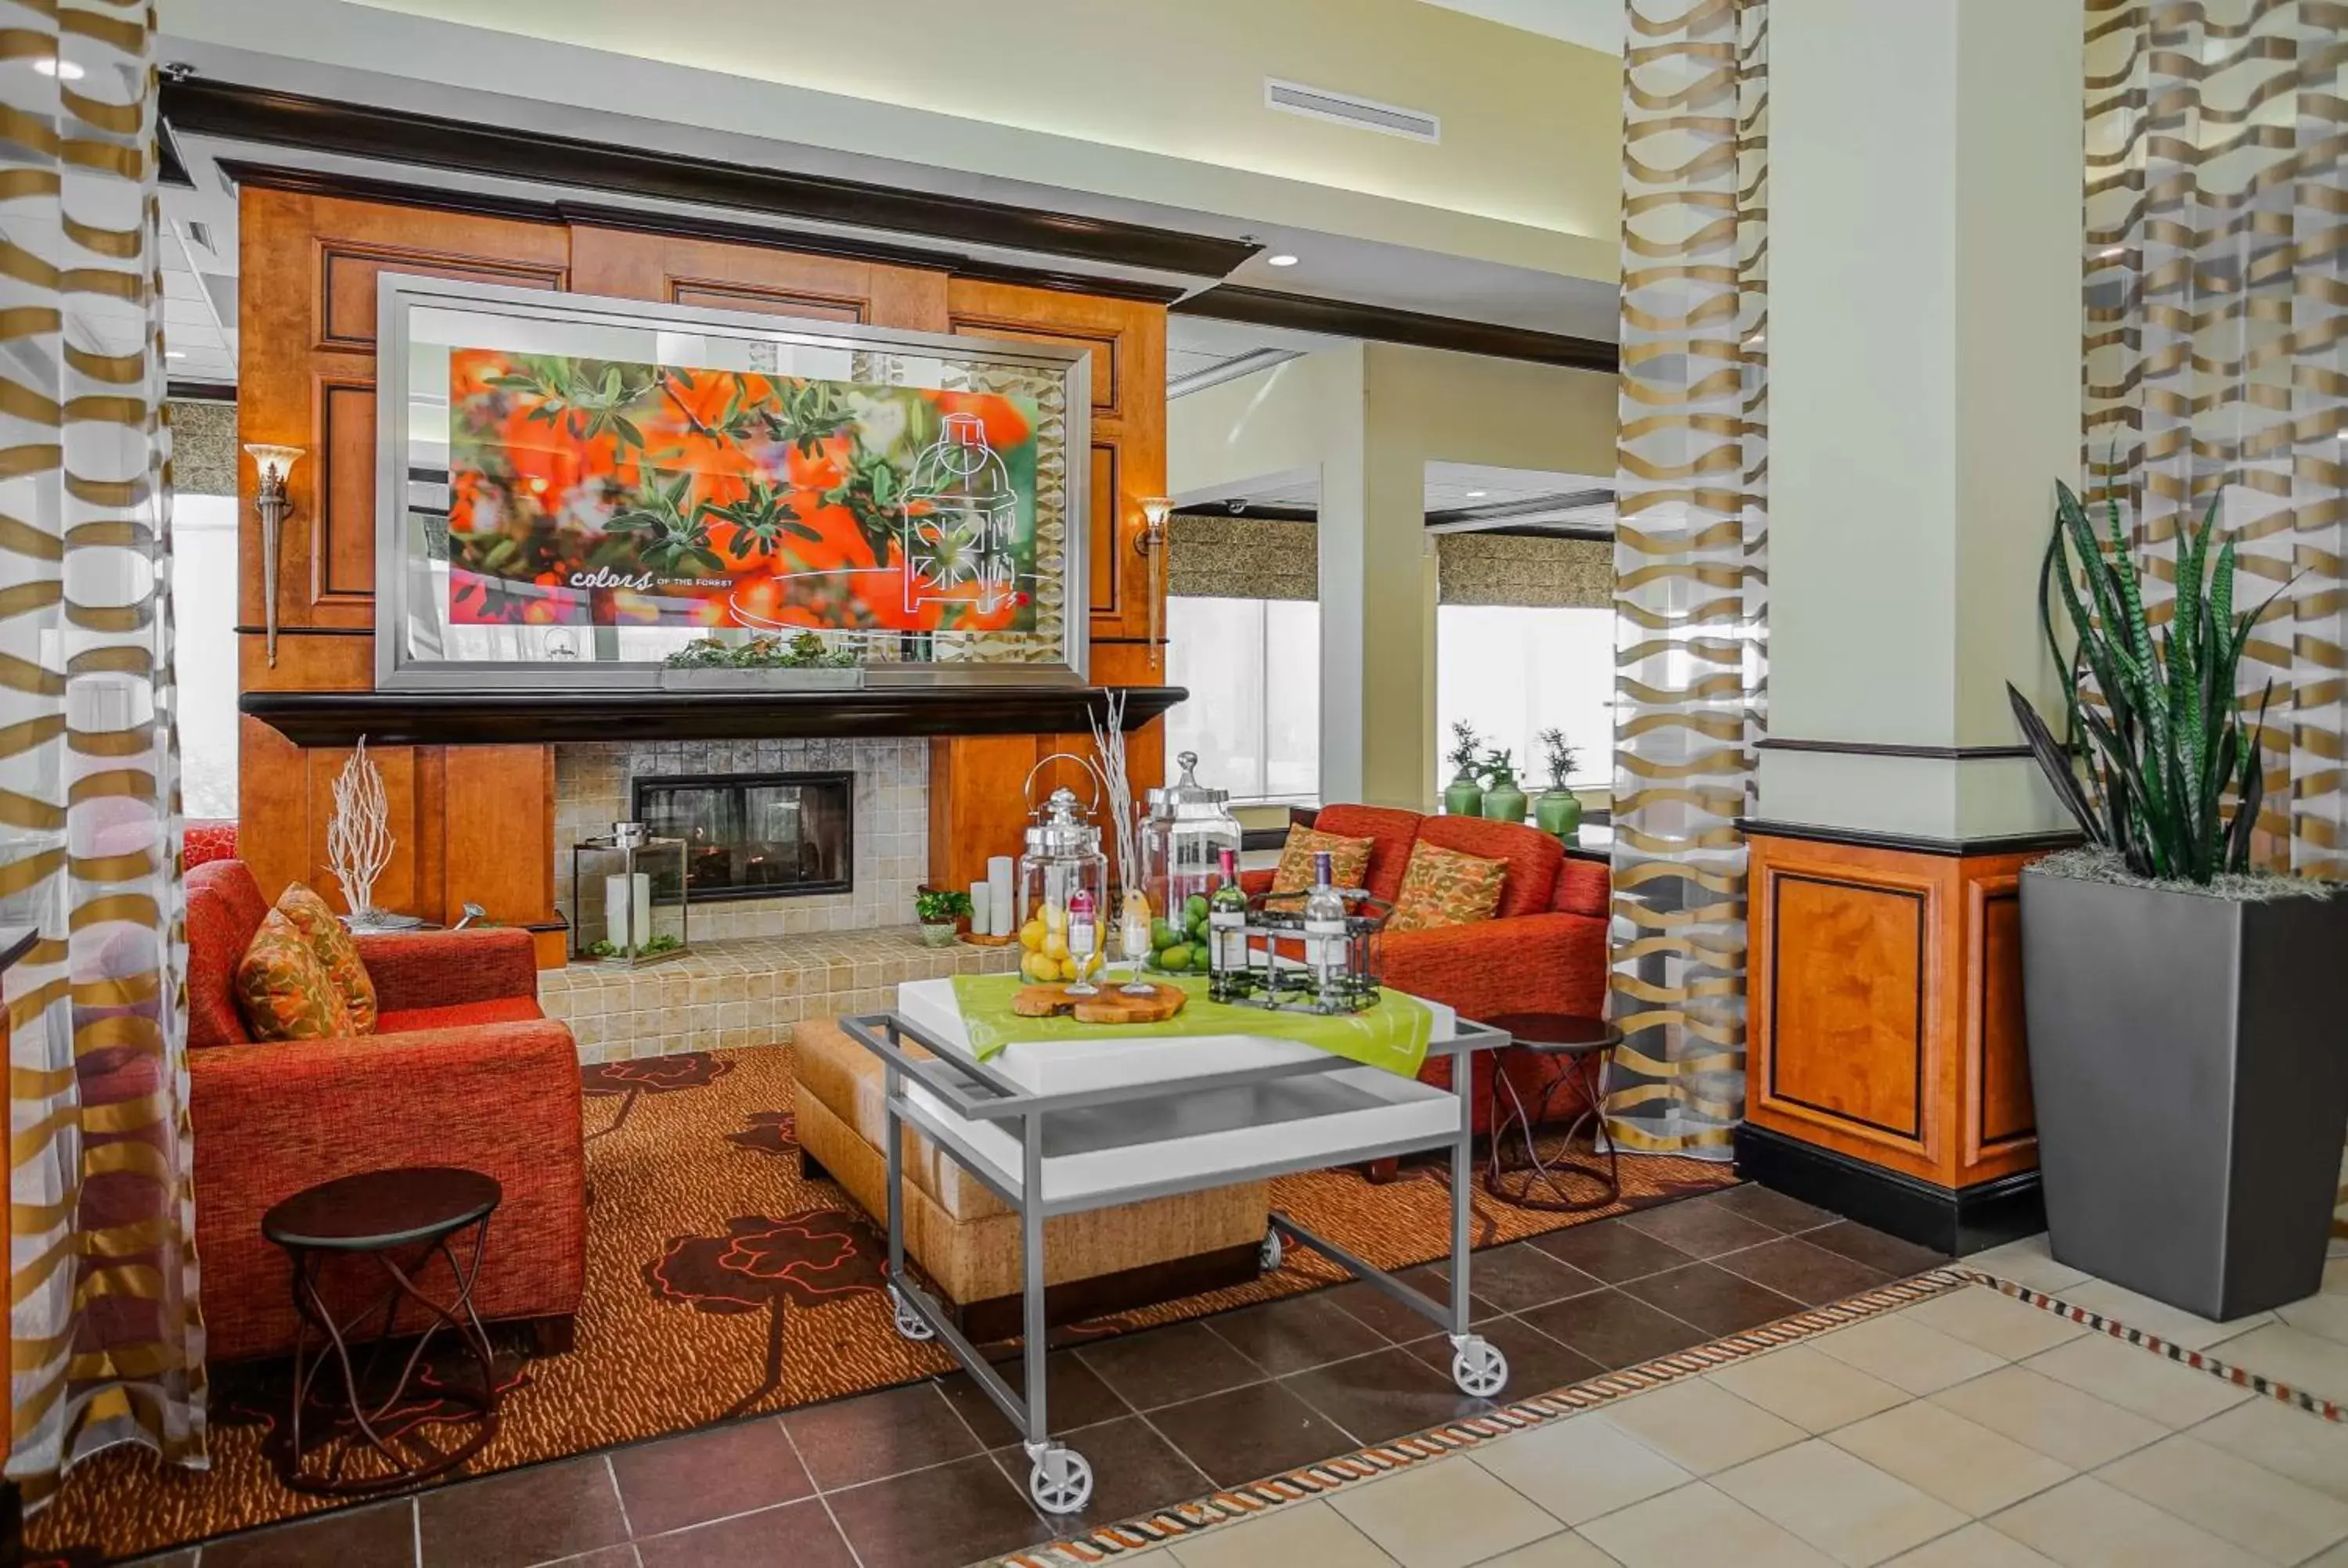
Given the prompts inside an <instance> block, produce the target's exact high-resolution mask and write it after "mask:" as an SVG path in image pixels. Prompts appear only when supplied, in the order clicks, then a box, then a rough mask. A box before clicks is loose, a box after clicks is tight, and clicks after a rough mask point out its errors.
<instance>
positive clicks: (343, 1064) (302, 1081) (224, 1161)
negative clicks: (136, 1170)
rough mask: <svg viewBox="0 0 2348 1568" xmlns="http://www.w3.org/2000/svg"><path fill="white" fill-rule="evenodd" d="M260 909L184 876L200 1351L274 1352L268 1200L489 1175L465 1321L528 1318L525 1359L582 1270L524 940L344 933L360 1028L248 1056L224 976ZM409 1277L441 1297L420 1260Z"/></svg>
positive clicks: (567, 1305) (573, 1188) (288, 1325)
mask: <svg viewBox="0 0 2348 1568" xmlns="http://www.w3.org/2000/svg"><path fill="white" fill-rule="evenodd" d="M268 912H269V906H268V904H267V902H266V901H265V900H264V899H263V897H262V896H261V888H260V886H259V885H258V884H257V883H255V882H254V880H253V876H252V872H251V871H250V870H248V869H247V868H246V866H245V865H244V862H242V861H241V860H215V861H212V862H211V863H209V864H207V865H203V866H197V867H196V868H194V869H193V870H191V871H190V872H189V873H188V917H187V920H188V1045H189V1051H188V1083H189V1102H188V1120H189V1122H190V1125H191V1128H192V1129H193V1133H194V1138H195V1155H196V1177H195V1186H196V1255H197V1256H199V1257H201V1259H202V1260H203V1298H202V1299H203V1313H204V1327H205V1331H206V1334H207V1336H208V1337H209V1344H210V1352H211V1355H212V1356H213V1358H216V1359H218V1360H221V1361H233V1360H241V1359H243V1358H249V1357H256V1356H270V1355H279V1354H285V1353H290V1352H291V1351H292V1349H293V1334H294V1327H295V1319H294V1314H293V1296H292V1293H291V1286H292V1280H291V1276H290V1273H289V1269H288V1265H287V1261H286V1256H285V1254H284V1253H283V1251H282V1250H281V1249H280V1248H278V1247H276V1246H274V1245H271V1244H270V1243H269V1242H267V1241H265V1240H263V1237H262V1235H261V1216H262V1215H263V1213H265V1212H266V1211H267V1210H268V1209H269V1207H270V1205H271V1204H275V1203H276V1202H278V1201H279V1200H280V1199H283V1198H287V1197H290V1196H292V1195H293V1194H295V1193H297V1192H299V1191H301V1190H302V1189H303V1188H304V1187H307V1186H309V1185H311V1184H314V1183H317V1182H324V1181H328V1180H331V1179H333V1178H334V1177H336V1176H346V1175H353V1174H355V1173H358V1172H361V1171H377V1170H384V1169H387V1168H391V1167H395V1166H402V1165H459V1166H464V1167H466V1168H468V1169H470V1170H476V1171H481V1172H484V1173H488V1174H489V1175H491V1176H494V1177H496V1178H497V1179H498V1181H499V1184H501V1185H503V1187H504V1188H505V1201H504V1202H503V1203H502V1204H499V1208H498V1212H497V1214H495V1215H493V1216H492V1217H491V1219H490V1220H489V1240H488V1250H487V1252H486V1253H485V1254H484V1255H483V1260H482V1264H481V1272H480V1276H479V1280H478V1281H477V1282H476V1284H475V1287H474V1291H473V1306H474V1309H475V1310H476V1311H478V1312H479V1314H480V1315H481V1317H483V1318H485V1319H490V1320H496V1319H506V1320H519V1319H530V1320H533V1322H534V1325H535V1327H536V1328H537V1331H538V1337H539V1343H540V1346H541V1348H545V1349H563V1348H568V1346H569V1343H570V1337H571V1333H572V1318H573V1316H574V1315H575V1314H576V1313H577V1312H578V1310H579V1298H580V1295H581V1293H582V1291H583V1290H584V1288H585V1286H586V1278H587V1173H586V1150H585V1145H584V1143H583V1142H582V1131H581V1122H580V1090H579V1060H578V1052H577V1050H576V1049H575V1047H574V1046H573V1045H572V1038H571V1030H569V1029H568V1028H567V1027H566V1026H564V1025H563V1024H562V1023H561V1022H560V1021H558V1020H552V1019H549V1018H546V1017H544V1016H543V1015H542V1014H541V1012H540V1010H539V1006H538V968H537V964H536V961H535V958H534V957H533V954H532V951H531V945H530V933H529V932H527V931H519V930H510V929H493V930H484V931H431V932H417V933H411V934H406V935H397V936H362V937H360V938H358V945H359V954H360V957H361V958H363V959H364V960H365V961H366V968H367V977H368V979H370V980H372V981H373V982H374V984H375V989H376V1000H377V1004H378V1007H379V1009H380V1017H379V1018H378V1020H377V1021H376V1032H375V1033H373V1034H371V1035H366V1036H362V1037H358V1038H355V1039H351V1040H287V1041H282V1042H278V1043H273V1044H255V1043H254V1042H253V1040H252V1036H251V1035H250V1034H248V1033H247V1032H246V1030H245V1027H244V1021H243V1020H242V1018H241V1017H240V1016H239V1015H238V1013H237V1009H236V1003H235V999H234V998H233V996H232V986H231V982H232V979H233V977H234V975H235V973H236V965H237V961H238V959H240V958H242V956H243V954H244V949H245V948H246V947H247V946H248V945H249V944H250V943H251V942H252V934H253V932H254V931H255V930H256V929H257V928H258V927H260V925H261V921H262V917H263V916H264V915H266V914H267V913H268ZM459 1255H460V1256H463V1257H469V1255H470V1248H469V1243H468V1244H465V1245H461V1246H460V1248H459ZM332 1283H333V1282H332V1279H331V1278H330V1281H329V1284H330V1286H331V1285H332ZM427 1285H428V1286H445V1281H444V1280H443V1279H442V1277H441V1276H440V1273H439V1270H438V1266H435V1267H434V1268H433V1269H432V1270H431V1271H429V1273H428V1275H427Z"/></svg>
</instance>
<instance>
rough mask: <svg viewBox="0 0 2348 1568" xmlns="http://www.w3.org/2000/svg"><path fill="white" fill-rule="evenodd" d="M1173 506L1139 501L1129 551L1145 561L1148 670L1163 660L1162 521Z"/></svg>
mask: <svg viewBox="0 0 2348 1568" xmlns="http://www.w3.org/2000/svg"><path fill="white" fill-rule="evenodd" d="M1173 510H1174V503H1173V502H1172V501H1170V500H1169V499H1168V498H1167V497H1164V496H1144V497H1142V498H1141V532H1139V533H1138V534H1136V535H1135V536H1134V538H1133V548H1135V549H1137V550H1139V551H1140V552H1141V553H1142V555H1143V557H1144V558H1146V559H1148V562H1149V667H1150V668H1151V669H1152V670H1155V669H1157V668H1158V667H1159V664H1160V663H1161V662H1163V661H1164V660H1165V657H1166V645H1165V640H1164V639H1163V638H1162V637H1160V636H1159V619H1160V618H1161V617H1162V616H1164V615H1165V613H1166V519H1167V518H1168V517H1169V515H1170V514H1171V513H1172V512H1173Z"/></svg>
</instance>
